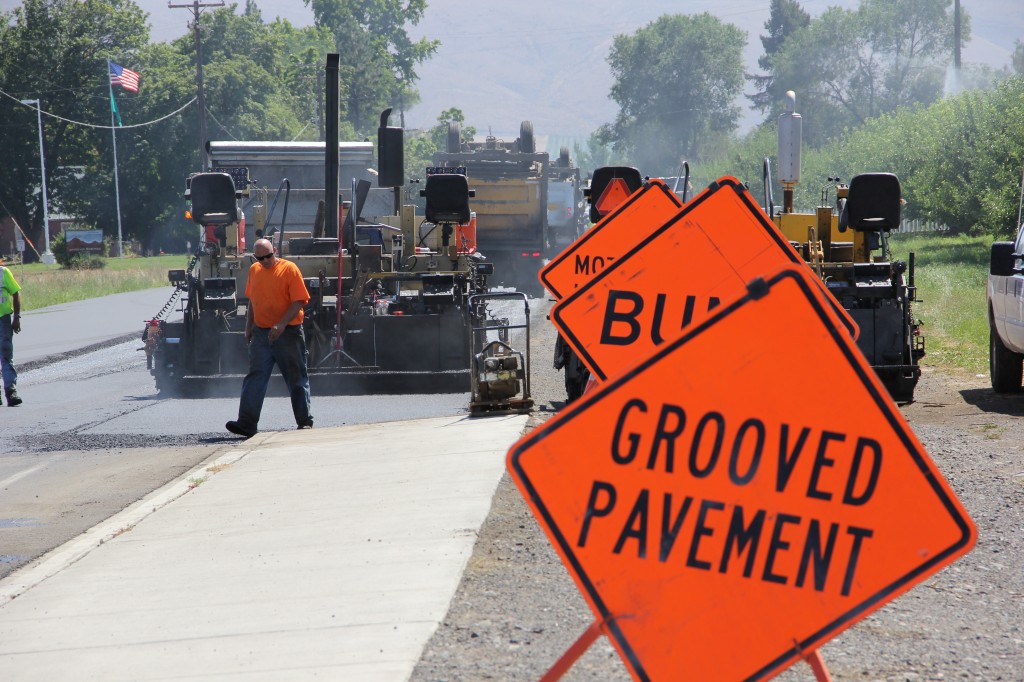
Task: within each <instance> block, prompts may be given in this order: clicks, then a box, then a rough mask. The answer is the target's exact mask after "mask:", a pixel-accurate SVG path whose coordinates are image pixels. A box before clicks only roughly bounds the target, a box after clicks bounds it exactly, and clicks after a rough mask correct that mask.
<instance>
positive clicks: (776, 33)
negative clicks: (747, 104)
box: [750, 0, 811, 112]
mask: <svg viewBox="0 0 1024 682" xmlns="http://www.w3.org/2000/svg"><path fill="white" fill-rule="evenodd" d="M810 23H811V15H809V14H808V13H807V12H805V11H804V9H803V8H802V7H801V6H800V4H799V3H798V2H797V1H796V0H772V3H771V11H770V13H769V15H768V21H766V22H765V23H764V27H765V29H766V30H767V31H768V35H763V36H761V46H762V47H763V48H764V54H762V55H761V56H760V57H759V58H758V60H757V65H758V66H760V67H761V69H763V70H764V71H767V72H768V75H766V76H756V75H755V76H751V77H750V79H751V80H752V81H753V83H754V87H755V88H756V89H757V92H755V93H754V94H753V95H751V96H750V101H751V103H752V104H753V105H754V106H755V107H756V108H758V109H760V110H761V111H768V112H771V111H777V110H778V106H779V103H780V102H783V101H784V100H785V96H786V90H789V89H792V87H793V85H792V84H789V83H780V82H778V81H777V80H776V78H775V76H774V75H773V74H772V73H771V72H772V60H773V59H774V58H775V55H776V54H778V53H779V52H780V51H781V50H782V46H783V45H784V44H785V42H786V39H787V38H789V37H790V36H791V35H793V34H794V33H796V32H797V31H799V30H801V29H805V28H807V26H809V25H810Z"/></svg>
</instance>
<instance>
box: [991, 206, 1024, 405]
mask: <svg viewBox="0 0 1024 682" xmlns="http://www.w3.org/2000/svg"><path fill="white" fill-rule="evenodd" d="M988 273H989V274H988V325H989V352H988V366H989V375H990V376H991V379H992V389H993V390H994V391H995V392H996V393H1016V392H1018V391H1020V389H1021V375H1022V371H1024V224H1022V225H1021V226H1020V227H1019V228H1018V229H1017V238H1016V239H1015V240H1014V241H1012V242H995V243H993V244H992V255H991V259H990V261H989V271H988Z"/></svg>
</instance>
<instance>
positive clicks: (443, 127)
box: [430, 107, 476, 149]
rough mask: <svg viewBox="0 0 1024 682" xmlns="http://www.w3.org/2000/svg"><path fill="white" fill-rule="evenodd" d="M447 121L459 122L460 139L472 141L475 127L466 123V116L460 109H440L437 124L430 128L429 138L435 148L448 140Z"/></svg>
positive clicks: (440, 146) (438, 147)
mask: <svg viewBox="0 0 1024 682" xmlns="http://www.w3.org/2000/svg"><path fill="white" fill-rule="evenodd" d="M449 123H458V124H459V129H460V135H461V140H462V141H463V142H472V141H473V138H474V137H475V136H476V128H474V127H473V126H467V125H466V116H465V114H463V113H462V109H459V108H458V107H452V108H451V109H445V110H444V111H442V112H441V114H440V115H439V116H438V117H437V124H435V125H434V127H432V128H431V129H430V140H431V142H433V143H434V147H435V149H444V148H445V145H446V144H447V140H448V124H449Z"/></svg>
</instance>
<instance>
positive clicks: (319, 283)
mask: <svg viewBox="0 0 1024 682" xmlns="http://www.w3.org/2000/svg"><path fill="white" fill-rule="evenodd" d="M327 71H328V74H327V75H328V78H327V82H328V88H327V110H328V111H332V110H333V111H337V103H338V99H337V98H338V93H337V86H338V71H337V55H328V65H327ZM332 107H333V109H332ZM389 114H390V109H389V110H387V111H385V112H384V113H383V114H382V115H381V127H380V129H379V130H378V155H379V169H378V172H377V178H378V183H379V185H380V186H381V187H386V188H390V189H391V190H392V191H393V192H394V212H393V213H391V214H389V215H382V216H374V217H369V218H368V217H364V216H363V215H362V213H363V209H362V207H363V206H364V205H365V204H366V197H367V196H368V195H369V191H370V182H368V181H366V180H361V179H360V180H353V182H352V187H351V190H350V192H349V195H348V196H349V199H350V202H344V201H341V199H342V197H343V195H342V192H341V191H340V182H339V178H338V158H339V155H338V154H333V153H327V154H325V155H324V156H325V159H324V164H325V166H324V169H325V170H324V186H325V188H326V189H325V190H323V192H322V202H321V203H322V207H323V210H322V216H323V220H322V221H321V220H320V217H318V218H317V224H315V225H313V226H302V227H306V229H305V230H302V229H293V228H292V227H291V226H288V225H286V224H285V216H287V213H288V202H289V194H290V187H289V181H288V180H287V179H282V182H281V186H280V188H279V190H278V193H277V195H276V196H275V198H274V200H273V201H274V204H275V205H276V204H277V203H278V200H282V201H283V202H284V203H283V209H282V211H281V216H282V219H281V224H280V226H270V225H269V224H263V225H261V226H259V229H257V230H256V231H255V234H254V235H253V236H255V237H257V238H259V237H265V238H268V239H271V240H272V241H273V243H274V245H275V247H276V249H277V251H278V253H279V254H281V255H282V257H284V258H286V259H287V260H289V261H291V262H293V263H295V264H296V265H298V267H299V269H300V271H301V272H302V274H303V276H304V278H305V282H306V288H307V290H308V291H309V294H310V301H309V304H308V305H307V306H306V308H305V311H304V322H303V331H304V333H305V337H306V345H307V349H308V351H309V357H308V367H309V374H310V383H311V387H312V388H313V390H314V392H315V393H321V394H325V393H335V394H337V393H368V392H376V393H380V392H395V393H412V392H462V391H467V390H469V389H470V362H469V358H470V356H471V348H470V337H471V329H472V328H473V326H474V325H475V326H481V325H484V324H486V321H487V319H488V313H487V306H486V301H484V300H480V301H474V300H473V298H472V297H474V296H476V295H479V294H483V293H485V292H486V291H487V278H488V276H489V275H490V274H492V272H493V266H492V265H491V263H488V262H485V261H484V260H483V258H482V256H480V255H479V254H477V253H476V251H475V249H474V248H473V247H472V245H471V244H470V242H469V240H468V239H465V238H461V237H462V236H463V235H464V233H465V230H464V228H466V227H467V226H468V223H469V219H470V211H469V203H468V202H469V196H470V192H469V187H468V183H467V181H466V176H465V174H458V173H456V172H452V173H445V174H438V175H432V176H428V178H427V180H426V184H425V188H424V189H423V190H422V191H421V194H422V195H423V196H424V197H425V199H426V211H425V213H426V215H425V218H418V217H417V216H416V209H415V207H414V206H412V205H400V194H399V192H400V190H401V186H402V185H403V184H404V182H403V180H404V168H403V147H402V145H403V139H402V129H401V128H391V127H388V126H387V118H388V116H389ZM332 118H334V119H335V120H334V122H333V125H331V119H332ZM327 119H328V126H327V143H326V144H325V145H321V148H323V149H326V150H331V149H339V143H338V138H337V136H338V131H337V121H336V119H337V117H336V116H335V117H331V116H328V117H327ZM250 184H251V180H250V179H249V177H248V173H247V169H245V168H238V167H236V168H230V169H218V168H215V169H214V170H213V171H211V172H203V173H197V174H194V175H193V176H192V177H191V178H190V179H189V181H188V183H187V189H186V198H187V199H188V201H189V204H190V209H189V210H190V215H191V217H192V220H193V221H194V222H195V223H196V224H197V225H198V226H199V228H200V233H201V241H202V244H201V247H200V248H199V249H198V250H197V252H196V253H195V254H194V255H193V256H192V258H191V260H190V261H189V264H188V267H187V268H186V269H183V270H172V271H171V272H170V273H169V279H170V281H171V283H172V284H174V285H175V292H174V295H173V296H172V298H171V300H170V301H169V302H168V305H167V306H165V308H164V310H163V311H161V314H158V315H157V316H156V317H155V318H154V319H153V320H151V321H149V322H148V323H147V325H146V329H145V332H144V336H143V339H144V341H145V349H146V352H147V363H148V366H149V369H150V371H151V373H152V374H153V376H154V378H155V380H156V386H157V388H158V389H159V390H161V391H165V390H170V391H176V392H185V393H200V392H201V393H203V394H209V393H211V392H214V393H217V392H219V393H225V394H237V390H238V384H237V382H231V381H227V379H229V378H231V377H234V378H236V379H237V380H238V382H240V380H241V378H242V376H244V374H245V373H246V371H247V369H248V354H247V348H246V344H245V340H244V328H245V309H246V306H247V304H248V301H247V299H246V298H245V291H246V283H247V279H248V272H249V267H250V266H251V265H252V264H253V263H255V260H254V259H253V257H252V254H251V252H249V251H247V249H246V246H247V243H246V240H245V230H246V227H245V221H244V213H243V211H242V208H241V206H240V203H239V202H240V201H242V200H244V199H247V198H249V189H250V187H249V185H250ZM346 203H349V205H348V206H346V205H345V204H346ZM274 210H275V209H274V208H273V206H272V208H271V209H270V211H268V212H267V213H273V212H274ZM425 224H426V225H425ZM425 227H426V228H427V229H425ZM431 227H434V228H436V229H430V228H431ZM414 245H415V246H414ZM176 301H177V302H178V303H179V304H180V310H181V312H182V316H183V319H182V320H181V321H180V322H170V321H167V320H166V319H162V318H164V317H165V313H167V312H168V311H169V310H170V309H171V307H172V305H173V304H174V303H175V302H176ZM280 388H283V383H282V384H281V387H278V389H277V390H280ZM218 389H221V390H219V391H218ZM273 390H274V388H273V384H272V391H273Z"/></svg>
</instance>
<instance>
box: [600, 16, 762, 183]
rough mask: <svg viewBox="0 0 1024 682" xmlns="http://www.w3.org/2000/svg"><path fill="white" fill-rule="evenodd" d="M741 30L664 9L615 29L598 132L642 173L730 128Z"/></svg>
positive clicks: (690, 153) (660, 170)
mask: <svg viewBox="0 0 1024 682" xmlns="http://www.w3.org/2000/svg"><path fill="white" fill-rule="evenodd" d="M745 42H746V36H745V34H744V32H743V31H741V30H740V29H738V28H736V27H735V26H733V25H732V24H724V23H722V22H721V21H719V20H718V19H717V18H715V17H713V16H712V15H710V14H707V13H704V14H697V15H681V14H677V15H665V16H662V17H661V18H659V19H657V20H655V21H654V22H652V23H650V24H648V25H647V26H645V27H643V28H641V29H639V30H637V32H636V33H634V34H633V35H618V36H616V37H615V41H614V44H613V46H612V49H611V52H610V54H609V56H608V63H609V65H610V66H611V72H612V77H613V79H614V84H613V85H612V90H611V97H612V99H613V100H615V102H616V103H617V104H618V105H619V113H618V116H617V117H616V119H615V123H614V124H613V125H612V126H610V127H609V128H607V129H606V131H605V133H606V134H603V135H602V137H603V138H604V141H605V142H610V143H612V145H613V146H614V148H615V150H616V151H617V152H619V153H620V154H622V155H623V156H625V157H626V158H629V159H631V160H632V161H633V162H634V163H635V164H636V165H637V166H638V167H640V168H641V169H642V171H643V172H644V173H646V174H650V175H668V174H671V173H674V172H675V169H677V168H678V166H679V160H680V158H690V159H693V158H696V157H698V156H699V154H700V153H701V152H703V151H705V150H707V149H710V148H712V147H713V146H714V145H715V144H716V143H717V142H718V141H719V140H721V139H722V138H723V137H724V136H725V135H727V134H728V133H731V132H732V131H733V130H734V129H735V127H736V123H737V121H738V119H739V109H738V108H737V107H736V105H735V100H736V96H737V95H738V94H739V92H740V89H741V88H742V86H743V61H742V54H741V53H742V50H743V45H744V43H745Z"/></svg>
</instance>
